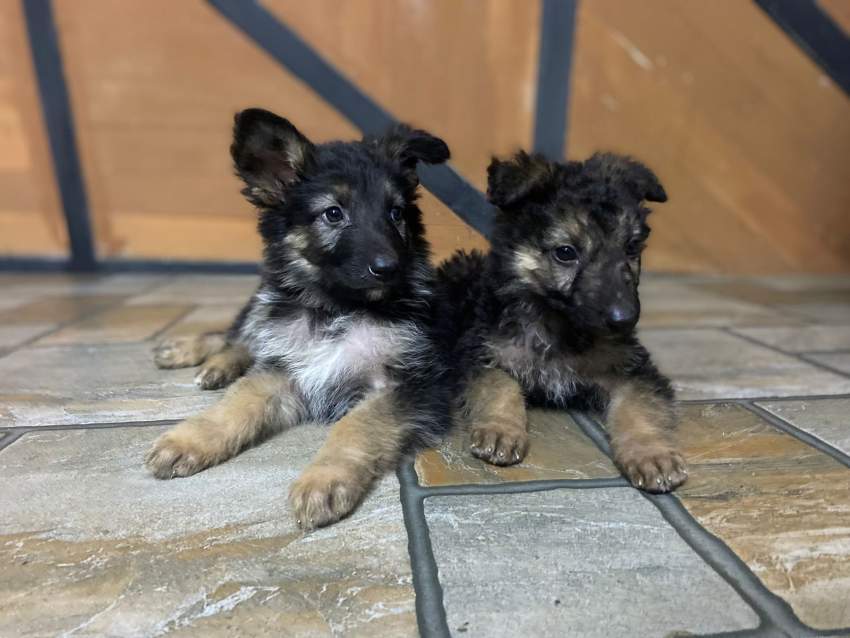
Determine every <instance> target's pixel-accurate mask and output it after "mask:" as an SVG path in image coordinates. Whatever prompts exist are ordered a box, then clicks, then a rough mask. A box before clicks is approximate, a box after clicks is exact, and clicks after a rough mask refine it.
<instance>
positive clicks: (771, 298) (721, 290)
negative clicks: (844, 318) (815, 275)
mask: <svg viewBox="0 0 850 638" xmlns="http://www.w3.org/2000/svg"><path fill="white" fill-rule="evenodd" d="M696 287H697V288H699V289H700V290H704V291H705V292H709V293H713V294H716V295H720V296H723V297H731V298H734V299H739V300H741V301H745V302H748V303H754V304H765V305H771V306H773V305H782V306H787V305H796V304H830V303H850V286H844V285H841V286H823V285H806V284H805V283H804V282H801V283H800V284H799V285H796V286H794V285H790V284H789V283H788V282H787V281H786V284H785V285H784V286H783V285H777V284H775V283H771V284H763V283H759V282H757V281H734V280H732V281H727V280H719V281H716V282H713V283H701V284H696Z"/></svg>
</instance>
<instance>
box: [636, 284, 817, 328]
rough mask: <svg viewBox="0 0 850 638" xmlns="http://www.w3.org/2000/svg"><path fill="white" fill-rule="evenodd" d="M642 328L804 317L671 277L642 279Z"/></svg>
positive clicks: (761, 322)
mask: <svg viewBox="0 0 850 638" xmlns="http://www.w3.org/2000/svg"><path fill="white" fill-rule="evenodd" d="M640 299H641V319H640V326H641V327H642V328H656V327H694V326H741V325H755V326H758V325H788V324H799V323H802V322H803V320H802V319H800V318H798V317H793V316H790V315H788V313H778V312H776V311H775V310H773V309H771V308H766V307H764V306H759V305H756V304H751V303H746V302H743V301H738V300H735V299H730V298H727V297H723V296H721V295H717V294H711V293H708V292H705V291H704V290H702V289H700V288H699V287H698V286H694V285H686V284H685V283H678V282H674V281H653V282H644V283H641V287H640Z"/></svg>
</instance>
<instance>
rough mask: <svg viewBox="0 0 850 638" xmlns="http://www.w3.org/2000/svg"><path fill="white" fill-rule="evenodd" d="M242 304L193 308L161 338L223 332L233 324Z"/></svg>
mask: <svg viewBox="0 0 850 638" xmlns="http://www.w3.org/2000/svg"><path fill="white" fill-rule="evenodd" d="M241 309H242V304H216V305H205V306H200V307H199V308H195V309H194V310H193V311H192V312H190V313H189V314H187V315H186V316H185V317H183V318H182V319H180V321H178V322H177V323H175V324H174V325H173V326H171V327H170V328H169V329H168V330H166V331H165V332H164V333H163V334H162V335H161V338H163V339H164V338H166V337H191V336H193V335H199V334H203V333H205V332H224V331H226V330H227V329H228V328H229V327H230V324H231V323H233V320H234V319H235V318H236V315H237V314H239V311H240V310H241Z"/></svg>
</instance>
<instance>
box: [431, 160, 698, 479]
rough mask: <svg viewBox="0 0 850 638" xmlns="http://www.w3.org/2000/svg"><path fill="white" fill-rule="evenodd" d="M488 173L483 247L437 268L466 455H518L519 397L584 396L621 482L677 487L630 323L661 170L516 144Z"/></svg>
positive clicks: (661, 388)
mask: <svg viewBox="0 0 850 638" xmlns="http://www.w3.org/2000/svg"><path fill="white" fill-rule="evenodd" d="M488 175H489V183H488V195H489V197H490V200H491V201H492V202H493V203H494V204H496V206H498V207H499V213H498V215H497V218H496V221H495V229H494V234H493V237H492V242H491V246H492V248H491V251H490V253H489V255H486V256H485V255H481V254H480V253H473V254H471V255H468V254H463V253H461V254H458V255H456V256H455V257H454V258H452V259H451V260H449V261H448V262H447V263H445V264H444V265H443V266H442V267H441V268H440V269H439V272H438V278H439V289H440V290H441V291H442V295H441V296H442V308H443V312H442V324H443V328H442V332H443V340H445V341H447V342H453V343H454V349H455V359H456V360H457V361H459V362H461V363H460V365H461V367H463V368H464V369H465V372H466V378H467V382H468V387H467V391H466V394H465V404H464V407H465V410H466V411H467V412H468V415H467V417H468V419H469V420H470V422H471V434H470V447H471V451H472V453H473V454H474V455H476V456H478V457H480V458H482V459H484V460H486V461H489V462H491V463H495V464H498V465H509V464H512V463H517V462H519V461H520V460H521V459H522V458H523V456H524V455H525V453H526V449H527V446H528V435H527V422H526V413H525V406H526V402H530V403H534V404H544V405H554V406H557V407H579V408H588V409H591V410H595V411H597V412H599V413H601V414H602V415H603V417H604V420H605V422H606V425H607V427H608V431H609V434H610V437H611V446H612V450H613V454H614V460H615V462H616V463H617V465H618V466H619V468H620V470H621V471H622V472H623V474H624V475H625V476H626V477H627V478H628V479H629V480H630V481H631V482H632V484H634V485H635V486H637V487H640V488H642V489H645V490H649V491H652V492H665V491H668V490H671V489H673V488H675V487H676V486H677V485H679V484H681V483H682V482H683V481H684V480H685V479H686V477H687V470H686V468H685V462H684V460H683V458H682V456H681V455H680V453H679V452H678V450H677V448H676V444H675V441H674V436H673V434H674V432H673V431H674V426H675V422H676V421H675V415H674V410H673V404H672V399H673V391H672V389H671V387H670V383H669V381H668V380H667V379H666V378H665V377H664V376H662V375H661V374H660V373H659V371H658V370H657V369H656V367H655V365H653V363H652V360H651V359H650V356H649V353H648V352H647V351H646V349H645V348H644V347H643V346H642V345H641V344H640V342H639V341H638V339H637V336H636V334H635V326H636V324H637V321H638V317H639V314H640V304H639V300H638V292H637V288H638V281H639V278H640V258H641V253H642V251H643V247H644V243H645V241H646V238H647V236H648V235H649V226H648V225H647V223H646V219H647V215H648V214H649V212H650V211H649V209H648V208H647V207H646V206H645V202H646V201H652V202H663V201H665V200H666V199H667V195H666V193H665V192H664V189H663V188H662V187H661V184H660V183H659V181H658V178H657V177H656V176H655V175H654V174H653V173H652V171H650V170H649V169H648V168H647V167H646V166H644V165H643V164H640V163H639V162H636V161H634V160H631V159H629V158H626V157H623V156H619V155H613V154H598V155H594V156H593V157H591V158H590V159H588V160H586V161H584V162H568V163H556V162H550V161H548V160H546V159H545V158H543V157H542V156H529V155H527V154H525V153H522V152H521V153H518V154H517V155H516V156H514V157H513V158H511V159H509V160H507V161H500V160H494V161H493V162H492V163H491V165H490V167H489V169H488ZM537 444H538V445H545V442H543V441H541V442H537Z"/></svg>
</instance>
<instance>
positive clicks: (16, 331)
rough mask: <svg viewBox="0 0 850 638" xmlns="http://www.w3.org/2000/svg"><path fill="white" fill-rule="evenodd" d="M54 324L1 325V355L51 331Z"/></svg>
mask: <svg viewBox="0 0 850 638" xmlns="http://www.w3.org/2000/svg"><path fill="white" fill-rule="evenodd" d="M53 327H54V324H52V323H26V324H12V325H0V354H3V353H4V352H6V351H7V350H11V349H13V348H15V347H17V346H19V345H21V344H22V343H24V342H26V341H29V340H30V339H33V338H35V337H37V336H38V335H40V334H43V333H45V332H47V331H48V330H51V329H52V328H53Z"/></svg>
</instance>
